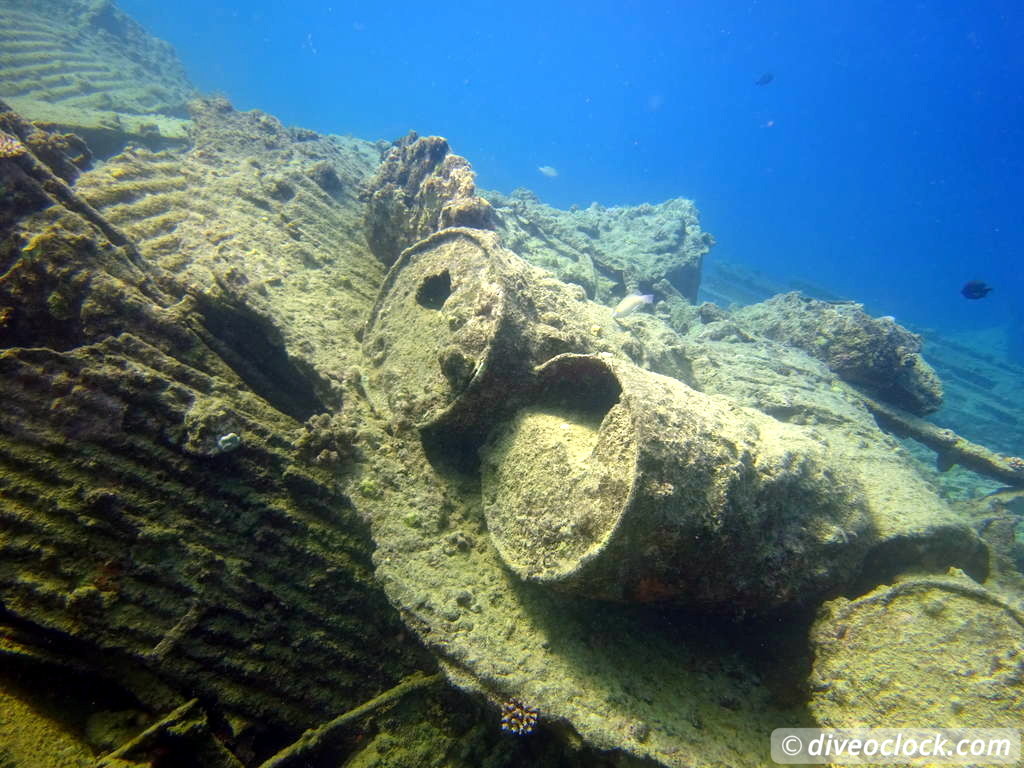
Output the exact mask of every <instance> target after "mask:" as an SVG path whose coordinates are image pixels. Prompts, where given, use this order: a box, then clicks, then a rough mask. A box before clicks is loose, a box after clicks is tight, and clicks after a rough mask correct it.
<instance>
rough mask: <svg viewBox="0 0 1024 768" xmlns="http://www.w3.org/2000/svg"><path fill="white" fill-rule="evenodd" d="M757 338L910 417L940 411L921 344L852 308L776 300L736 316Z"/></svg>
mask: <svg viewBox="0 0 1024 768" xmlns="http://www.w3.org/2000/svg"><path fill="white" fill-rule="evenodd" d="M736 317H737V319H738V320H740V321H741V322H745V323H747V324H748V325H749V326H750V327H751V328H753V329H754V330H756V332H757V333H759V334H762V335H764V336H767V337H768V338H770V339H775V340H776V341H782V342H784V343H786V344H790V345H792V346H795V347H798V348H799V349H802V350H803V351H804V352H806V353H807V354H809V355H811V356H812V357H816V358H817V359H819V360H821V361H823V362H824V363H825V364H826V365H828V367H829V368H830V369H832V370H833V371H835V373H836V375H838V376H839V377H840V378H841V379H843V380H844V381H848V382H849V383H851V384H853V385H855V386H859V387H863V388H864V389H865V390H866V391H868V392H869V393H871V394H872V395H874V396H875V397H878V398H879V399H881V400H885V401H886V402H890V403H892V404H893V405H897V406H899V407H901V408H903V409H905V410H908V411H910V412H911V413H916V414H920V415H924V414H927V413H932V412H933V411H936V410H938V409H939V406H941V405H942V383H941V382H940V381H939V378H938V376H936V375H935V371H934V370H932V367H931V366H930V365H928V363H926V362H925V361H924V358H922V357H921V354H920V352H921V338H920V337H919V336H917V335H915V334H913V333H911V332H910V331H908V330H907V329H906V328H904V327H902V326H901V325H898V324H897V323H896V321H895V320H893V319H892V318H891V317H890V318H887V317H880V318H875V317H872V316H871V315H869V314H868V313H867V312H865V311H864V308H863V307H862V306H860V305H859V304H854V303H852V302H827V301H819V300H817V299H809V298H807V297H805V296H801V295H800V294H798V293H787V294H784V295H782V296H776V297H775V298H772V299H769V300H768V301H765V302H763V303H760V304H753V305H751V306H749V307H744V308H743V309H742V310H740V311H739V312H737V313H736Z"/></svg>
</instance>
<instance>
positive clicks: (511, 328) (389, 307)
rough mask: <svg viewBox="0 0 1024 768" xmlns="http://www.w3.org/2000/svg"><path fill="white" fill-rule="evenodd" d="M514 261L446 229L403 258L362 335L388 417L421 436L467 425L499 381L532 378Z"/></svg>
mask: <svg viewBox="0 0 1024 768" xmlns="http://www.w3.org/2000/svg"><path fill="white" fill-rule="evenodd" d="M517 262H518V260H517V259H516V257H515V256H514V255H513V254H511V253H510V252H508V251H505V250H504V249H502V248H501V247H500V244H499V243H498V239H497V237H496V236H495V235H494V234H493V233H490V232H485V231H483V230H470V229H447V230H442V231H441V232H440V233H438V234H435V235H432V236H430V237H428V238H426V239H425V240H421V241H420V242H419V243H417V244H416V245H414V246H413V247H411V248H408V249H406V250H405V251H404V252H403V253H402V255H401V258H400V259H399V260H398V261H397V262H396V263H395V264H394V265H393V266H392V267H391V270H390V271H389V272H388V276H387V278H386V279H385V281H384V284H383V285H382V287H381V290H380V294H379V297H378V299H377V303H376V304H375V305H374V307H373V310H372V312H371V313H370V319H369V321H368V322H367V324H366V329H365V331H364V333H363V351H364V354H365V356H366V358H367V360H368V361H369V363H370V378H371V391H372V392H374V393H375V394H377V395H378V396H383V397H386V398H387V401H386V403H381V405H382V407H383V408H384V409H385V411H386V412H388V413H390V414H391V415H392V416H393V417H395V418H399V419H403V420H405V421H408V422H411V423H413V424H415V425H416V426H419V427H427V426H430V425H432V424H435V423H437V422H439V421H441V420H451V419H456V420H458V419H459V418H461V419H462V420H468V419H470V418H472V417H473V416H472V415H473V414H474V413H476V412H478V411H479V405H480V400H481V397H491V398H493V397H495V396H497V393H496V392H495V389H496V385H497V382H498V380H499V379H503V380H504V381H506V382H508V383H509V384H510V385H514V381H515V378H516V376H517V374H522V373H524V372H525V371H526V370H528V368H527V367H526V366H525V365H523V362H524V361H525V360H526V354H525V349H524V341H523V339H522V338H521V333H520V328H519V327H518V326H517V325H516V323H517V321H518V320H519V319H520V318H521V317H522V314H523V309H522V308H519V307H517V306H516V304H517V302H519V301H520V298H519V297H520V296H521V295H522V293H523V284H524V280H523V276H522V269H521V268H520V266H519V264H518V263H517ZM517 366H518V369H519V370H516V367H517ZM500 389H501V390H502V391H504V390H505V389H506V388H505V387H500Z"/></svg>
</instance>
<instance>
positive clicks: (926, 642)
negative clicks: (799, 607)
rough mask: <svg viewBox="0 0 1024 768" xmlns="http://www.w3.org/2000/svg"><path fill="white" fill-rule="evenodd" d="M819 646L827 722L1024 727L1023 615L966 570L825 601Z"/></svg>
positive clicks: (818, 681) (817, 714)
mask: <svg viewBox="0 0 1024 768" xmlns="http://www.w3.org/2000/svg"><path fill="white" fill-rule="evenodd" d="M811 643H812V646H813V648H814V669H813V672H812V674H811V679H810V690H811V701H810V710H811V714H812V715H813V716H814V718H815V720H816V721H817V723H818V724H819V725H820V726H822V727H828V728H854V727H856V728H898V727H906V726H917V727H928V728H935V727H967V728H999V727H1003V728H1019V727H1020V722H1021V713H1022V712H1024V614H1022V613H1021V611H1020V610H1019V609H1018V608H1015V607H1013V606H1012V605H1011V604H1010V603H1008V602H1007V601H1006V600H1005V599H1004V598H1002V597H1001V596H999V595H998V594H997V593H995V592H992V591H990V590H988V589H986V588H985V587H983V586H981V585H979V584H977V583H975V582H974V581H972V580H971V579H969V578H967V577H966V576H964V575H963V574H962V573H958V572H956V571H951V572H950V574H949V575H947V576H935V577H928V578H912V579H907V580H905V581H899V582H897V583H896V584H893V585H892V586H882V587H879V588H878V589H876V590H874V591H873V592H871V593H870V594H867V595H865V596H863V597H860V598H857V599H855V600H846V599H842V598H841V599H837V600H834V601H832V602H830V603H827V604H826V605H825V606H823V608H822V610H821V611H820V613H819V615H818V618H817V620H816V621H815V624H814V627H813V629H812V631H811Z"/></svg>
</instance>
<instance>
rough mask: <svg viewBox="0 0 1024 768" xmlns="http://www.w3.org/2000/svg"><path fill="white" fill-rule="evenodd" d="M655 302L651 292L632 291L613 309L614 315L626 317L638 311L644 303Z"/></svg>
mask: <svg viewBox="0 0 1024 768" xmlns="http://www.w3.org/2000/svg"><path fill="white" fill-rule="evenodd" d="M653 302H654V296H652V295H651V294H649V293H643V294H640V293H631V294H630V295H629V296H627V297H626V298H624V299H623V300H622V301H620V302H619V303H618V305H617V306H616V307H615V309H613V310H612V317H625V316H626V315H630V314H632V313H634V312H636V311H637V310H638V309H640V307H642V306H643V305H644V304H651V303H653Z"/></svg>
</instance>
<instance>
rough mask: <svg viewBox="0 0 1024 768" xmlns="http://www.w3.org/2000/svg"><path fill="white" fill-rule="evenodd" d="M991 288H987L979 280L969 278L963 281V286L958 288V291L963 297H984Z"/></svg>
mask: <svg viewBox="0 0 1024 768" xmlns="http://www.w3.org/2000/svg"><path fill="white" fill-rule="evenodd" d="M991 290H992V289H991V288H989V287H988V286H987V285H985V283H983V282H982V281H981V280H971V281H970V282H967V283H964V287H963V288H961V289H960V293H962V294H963V295H964V298H965V299H984V298H985V297H986V296H988V292H989V291H991Z"/></svg>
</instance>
